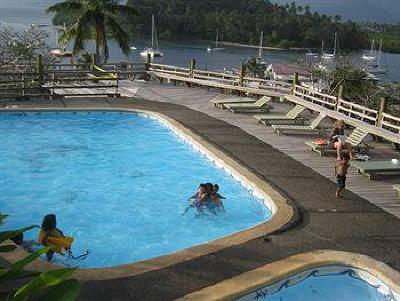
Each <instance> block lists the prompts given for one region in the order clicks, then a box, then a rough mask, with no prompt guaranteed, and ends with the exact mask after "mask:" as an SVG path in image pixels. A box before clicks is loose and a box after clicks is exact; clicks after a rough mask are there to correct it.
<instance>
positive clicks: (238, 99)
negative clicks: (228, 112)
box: [210, 96, 256, 109]
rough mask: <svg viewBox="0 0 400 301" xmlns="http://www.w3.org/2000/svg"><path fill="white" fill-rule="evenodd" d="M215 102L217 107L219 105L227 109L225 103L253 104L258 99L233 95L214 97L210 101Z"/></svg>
mask: <svg viewBox="0 0 400 301" xmlns="http://www.w3.org/2000/svg"><path fill="white" fill-rule="evenodd" d="M210 102H211V103H212V104H214V106H215V107H219V108H222V109H226V107H225V105H233V104H252V103H255V102H256V99H254V98H251V97H238V96H233V97H232V96H231V97H226V96H225V97H221V98H218V97H216V98H214V99H212V100H211V101H210Z"/></svg>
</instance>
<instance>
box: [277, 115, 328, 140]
mask: <svg viewBox="0 0 400 301" xmlns="http://www.w3.org/2000/svg"><path fill="white" fill-rule="evenodd" d="M325 117H326V115H325V114H324V113H319V114H318V116H317V117H316V118H315V119H314V120H313V121H312V122H311V123H310V125H295V124H273V125H271V127H272V128H273V129H274V131H275V133H277V134H278V135H280V134H284V133H287V132H291V133H305V134H306V133H310V134H319V133H320V130H319V129H318V126H319V125H320V123H321V122H322V120H323V119H324V118H325Z"/></svg>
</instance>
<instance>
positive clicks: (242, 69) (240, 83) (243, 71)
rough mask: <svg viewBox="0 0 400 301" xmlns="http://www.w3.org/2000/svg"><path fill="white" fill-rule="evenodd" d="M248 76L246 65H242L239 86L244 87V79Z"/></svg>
mask: <svg viewBox="0 0 400 301" xmlns="http://www.w3.org/2000/svg"><path fill="white" fill-rule="evenodd" d="M245 75H246V65H244V64H242V66H241V67H240V75H239V86H240V87H243V79H244V77H245Z"/></svg>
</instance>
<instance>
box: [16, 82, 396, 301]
mask: <svg viewBox="0 0 400 301" xmlns="http://www.w3.org/2000/svg"><path fill="white" fill-rule="evenodd" d="M188 91H189V94H190V90H188ZM13 104H17V105H18V106H19V109H23V108H29V107H30V108H57V107H59V108H64V107H68V108H79V107H93V108H123V109H141V110H150V111H154V112H160V113H163V114H165V115H167V116H168V117H170V118H172V119H174V120H176V121H178V122H179V123H181V124H182V125H184V126H185V127H187V128H188V129H190V130H192V131H193V132H195V133H196V134H198V135H200V136H202V137H203V138H204V139H206V140H207V141H208V142H209V143H211V144H213V145H214V146H216V147H217V148H219V149H220V150H221V151H223V152H224V153H225V154H227V155H228V156H230V157H231V158H233V159H234V160H236V161H237V162H238V163H240V164H242V165H243V166H247V167H248V168H249V169H250V170H251V171H253V172H254V173H255V174H257V175H258V176H259V177H260V178H262V179H263V180H265V181H266V182H267V183H269V184H270V185H271V186H273V187H274V188H275V189H276V190H278V191H279V192H280V193H281V194H282V195H283V196H284V197H285V198H287V199H288V200H290V201H291V202H292V204H294V205H295V206H296V207H297V209H298V211H299V212H300V215H301V218H299V219H298V223H297V224H296V226H294V227H292V228H290V229H286V230H285V231H281V232H279V233H275V234H274V235H270V236H268V237H265V238H258V239H254V240H251V241H249V242H246V243H243V244H240V245H235V246H232V247H229V248H225V249H223V250H220V251H217V252H215V253H212V254H208V255H204V256H201V257H197V258H195V259H193V260H189V261H185V262H181V263H177V264H174V265H172V266H169V267H167V268H164V269H160V270H155V271H151V272H148V273H143V274H140V275H136V276H132V277H125V278H119V279H112V280H103V281H91V280H89V281H85V282H84V284H83V289H82V294H81V297H80V300H173V299H176V298H180V297H183V296H184V295H187V294H189V293H192V292H194V291H197V290H200V289H202V288H204V287H207V286H210V285H213V284H216V283H218V282H220V281H223V280H225V279H229V278H232V277H234V276H237V275H239V274H241V273H244V272H248V271H250V270H253V269H256V268H258V267H261V266H263V265H265V264H268V263H272V262H275V261H279V260H283V259H285V258H288V257H290V256H293V255H296V254H300V253H305V252H310V251H315V250H322V249H325V250H338V251H346V252H354V253H361V254H365V255H368V256H370V257H372V258H374V259H376V260H378V261H382V262H384V263H386V264H388V265H389V266H391V267H392V268H394V269H396V270H400V260H399V259H400V220H399V219H397V218H396V217H394V216H393V215H391V214H389V213H387V212H385V211H384V210H382V209H381V208H379V207H377V206H375V205H372V204H370V203H369V202H367V201H366V200H365V199H363V198H361V197H359V196H358V195H356V194H354V193H352V192H350V191H346V193H345V195H346V200H345V201H343V200H340V201H337V200H336V199H335V198H334V192H335V184H334V183H333V182H331V181H329V180H328V179H327V178H325V177H323V176H321V175H319V174H318V173H317V172H315V171H313V170H312V169H311V168H309V167H306V166H304V165H302V164H301V163H300V162H298V161H296V160H295V159H292V158H291V157H289V156H288V155H286V154H284V153H282V152H280V151H279V150H277V149H274V148H273V147H271V146H270V145H269V144H266V143H264V142H262V141H260V140H258V139H257V138H255V137H254V136H251V135H249V134H248V133H246V132H245V131H244V130H242V129H240V128H238V127H235V126H233V125H231V124H228V123H226V122H224V121H222V120H218V119H216V118H213V117H210V116H209V115H206V114H204V113H201V112H198V111H193V110H191V109H188V108H186V107H184V106H181V105H175V104H170V103H159V102H151V101H145V100H140V99H132V100H123V99H121V100H108V101H104V100H96V99H90V100H78V99H74V100H63V102H59V101H49V102H13V103H10V105H13ZM332 208H335V210H336V211H333V210H332Z"/></svg>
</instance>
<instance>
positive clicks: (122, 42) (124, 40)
mask: <svg viewBox="0 0 400 301" xmlns="http://www.w3.org/2000/svg"><path fill="white" fill-rule="evenodd" d="M106 22H107V25H108V26H109V31H110V33H111V35H112V37H113V38H114V39H115V40H116V41H117V42H118V44H119V47H120V48H121V50H122V52H123V53H124V54H125V55H129V53H130V52H131V50H130V48H129V44H128V42H129V35H128V33H127V32H126V31H125V30H124V29H123V28H122V27H121V25H119V23H118V22H117V21H115V19H114V18H111V17H107V19H106Z"/></svg>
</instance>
